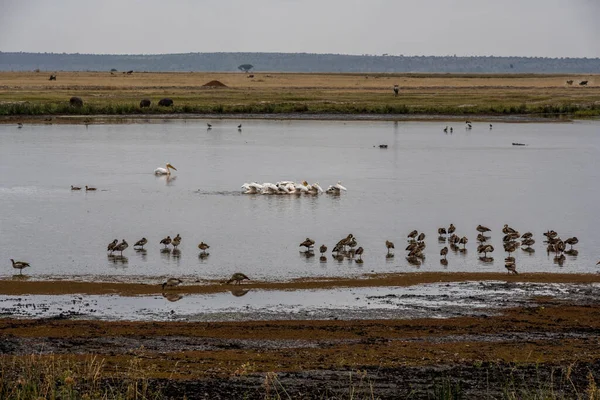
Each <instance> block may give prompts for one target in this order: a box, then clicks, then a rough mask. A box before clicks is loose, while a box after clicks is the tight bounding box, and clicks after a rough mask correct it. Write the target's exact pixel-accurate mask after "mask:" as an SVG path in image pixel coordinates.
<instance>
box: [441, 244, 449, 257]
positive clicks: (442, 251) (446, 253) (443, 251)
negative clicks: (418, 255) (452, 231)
mask: <svg viewBox="0 0 600 400" xmlns="http://www.w3.org/2000/svg"><path fill="white" fill-rule="evenodd" d="M447 255H448V248H447V247H444V248H443V249H441V250H440V256H442V257H444V260H445V259H446V256H447Z"/></svg>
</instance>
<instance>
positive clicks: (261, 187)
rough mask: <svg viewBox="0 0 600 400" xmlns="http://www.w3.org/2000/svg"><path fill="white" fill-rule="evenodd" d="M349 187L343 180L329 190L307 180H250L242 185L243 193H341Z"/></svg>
mask: <svg viewBox="0 0 600 400" xmlns="http://www.w3.org/2000/svg"><path fill="white" fill-rule="evenodd" d="M346 190H347V189H346V188H345V187H344V186H342V182H340V181H338V183H336V184H335V185H330V186H329V187H328V188H327V190H323V188H322V187H321V186H320V185H319V183H318V182H316V183H313V184H312V185H310V184H309V183H308V182H307V181H302V182H300V183H297V182H294V181H280V182H277V183H271V182H265V183H258V182H250V183H244V184H243V185H242V193H244V194H313V195H316V194H320V193H328V194H338V195H339V194H340V193H341V192H342V191H344V192H345V191H346Z"/></svg>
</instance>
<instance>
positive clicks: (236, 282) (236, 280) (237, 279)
mask: <svg viewBox="0 0 600 400" xmlns="http://www.w3.org/2000/svg"><path fill="white" fill-rule="evenodd" d="M244 279H247V280H250V278H248V277H247V276H246V275H244V274H242V273H241V272H236V273H235V274H233V275H231V278H230V279H229V280H228V281H227V282H225V284H226V285H229V284H230V283H231V282H234V285H239V284H241V283H242V281H243V280H244Z"/></svg>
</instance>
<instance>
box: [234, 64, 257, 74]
mask: <svg viewBox="0 0 600 400" xmlns="http://www.w3.org/2000/svg"><path fill="white" fill-rule="evenodd" d="M252 68H254V65H252V64H242V65H240V66H239V67H238V69H239V70H240V71H243V72H248V71H250V70H251V69H252Z"/></svg>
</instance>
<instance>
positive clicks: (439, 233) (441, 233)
mask: <svg viewBox="0 0 600 400" xmlns="http://www.w3.org/2000/svg"><path fill="white" fill-rule="evenodd" d="M445 234H446V228H438V235H440V236H444V235H445Z"/></svg>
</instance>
